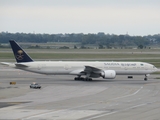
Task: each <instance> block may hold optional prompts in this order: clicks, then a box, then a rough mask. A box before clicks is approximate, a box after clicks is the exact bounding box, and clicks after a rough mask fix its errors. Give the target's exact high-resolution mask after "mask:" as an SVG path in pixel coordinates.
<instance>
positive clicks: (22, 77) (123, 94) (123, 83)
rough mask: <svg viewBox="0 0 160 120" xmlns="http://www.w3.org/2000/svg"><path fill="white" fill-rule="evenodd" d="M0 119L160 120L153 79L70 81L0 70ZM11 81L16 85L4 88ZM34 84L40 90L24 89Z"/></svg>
mask: <svg viewBox="0 0 160 120" xmlns="http://www.w3.org/2000/svg"><path fill="white" fill-rule="evenodd" d="M0 68H1V69H0V119H1V120H4V119H16V120H117V119H118V120H160V114H159V113H160V112H159V111H160V79H156V78H158V77H159V75H151V76H149V80H148V81H144V80H143V79H144V76H134V77H133V79H128V78H127V76H117V77H116V79H113V80H109V79H107V80H105V79H102V78H96V79H93V81H74V80H73V79H74V77H75V76H52V75H51V76H47V75H40V74H35V73H30V72H26V71H21V70H18V69H12V68H9V67H4V66H0ZM10 82H16V85H10V84H9V83H10ZM32 82H37V83H39V84H40V85H41V86H42V89H30V88H29V86H30V84H31V83H32Z"/></svg>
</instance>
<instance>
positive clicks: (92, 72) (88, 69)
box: [83, 66, 102, 78]
mask: <svg viewBox="0 0 160 120" xmlns="http://www.w3.org/2000/svg"><path fill="white" fill-rule="evenodd" d="M83 72H84V73H85V74H86V76H87V77H95V78H96V77H100V76H101V72H102V70H101V69H99V68H96V67H92V66H85V69H84V71H83Z"/></svg>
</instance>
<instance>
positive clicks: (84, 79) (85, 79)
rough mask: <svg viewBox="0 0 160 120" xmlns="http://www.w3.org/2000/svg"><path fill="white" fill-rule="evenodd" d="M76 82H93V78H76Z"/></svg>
mask: <svg viewBox="0 0 160 120" xmlns="http://www.w3.org/2000/svg"><path fill="white" fill-rule="evenodd" d="M74 80H82V81H92V78H87V77H86V78H84V77H75V78H74Z"/></svg>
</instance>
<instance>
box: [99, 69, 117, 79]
mask: <svg viewBox="0 0 160 120" xmlns="http://www.w3.org/2000/svg"><path fill="white" fill-rule="evenodd" d="M101 76H102V77H103V78H104V79H114V78H115V77H116V71H114V70H104V71H102V73H101Z"/></svg>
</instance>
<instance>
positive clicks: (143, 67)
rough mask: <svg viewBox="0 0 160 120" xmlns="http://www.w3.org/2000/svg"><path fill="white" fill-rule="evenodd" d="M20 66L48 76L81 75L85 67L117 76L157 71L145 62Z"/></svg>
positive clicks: (71, 62) (56, 62) (47, 62)
mask: <svg viewBox="0 0 160 120" xmlns="http://www.w3.org/2000/svg"><path fill="white" fill-rule="evenodd" d="M20 64H23V65H26V66H27V67H18V68H19V69H23V70H26V71H30V72H35V73H40V74H47V75H79V74H80V72H81V71H83V70H84V69H85V66H92V67H95V68H98V69H101V70H114V71H115V72H116V75H145V74H150V73H153V72H155V71H156V70H157V68H156V67H155V66H154V65H152V64H149V63H144V62H98V61H97V62H85V61H84V62H82V61H42V62H41V61H37V62H25V63H20Z"/></svg>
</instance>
